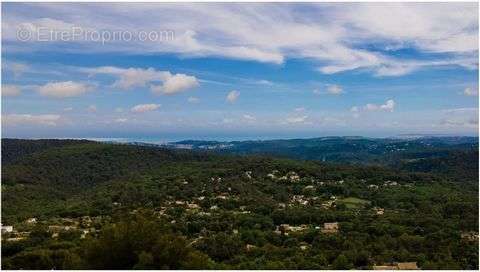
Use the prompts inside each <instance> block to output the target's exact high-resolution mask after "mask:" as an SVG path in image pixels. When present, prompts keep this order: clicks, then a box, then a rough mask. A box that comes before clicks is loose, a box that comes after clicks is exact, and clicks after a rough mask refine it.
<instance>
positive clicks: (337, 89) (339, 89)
mask: <svg viewBox="0 0 480 272" xmlns="http://www.w3.org/2000/svg"><path fill="white" fill-rule="evenodd" d="M327 92H328V93H329V94H334V95H338V94H341V93H343V89H342V87H340V86H338V85H330V86H328V87H327Z"/></svg>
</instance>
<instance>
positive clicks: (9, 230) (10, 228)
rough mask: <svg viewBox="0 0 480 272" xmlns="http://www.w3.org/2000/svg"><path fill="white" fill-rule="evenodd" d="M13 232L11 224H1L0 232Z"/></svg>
mask: <svg viewBox="0 0 480 272" xmlns="http://www.w3.org/2000/svg"><path fill="white" fill-rule="evenodd" d="M9 232H13V226H2V234H3V233H9Z"/></svg>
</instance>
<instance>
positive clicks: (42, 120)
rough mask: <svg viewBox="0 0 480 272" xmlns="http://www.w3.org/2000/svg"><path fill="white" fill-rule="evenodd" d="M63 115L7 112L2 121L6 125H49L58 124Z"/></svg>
mask: <svg viewBox="0 0 480 272" xmlns="http://www.w3.org/2000/svg"><path fill="white" fill-rule="evenodd" d="M60 118H61V116H60V115H56V114H40V115H34V114H5V115H4V116H2V121H3V122H4V123H5V124H6V125H14V126H15V125H39V124H40V125H47V126H56V125H57V123H58V121H60Z"/></svg>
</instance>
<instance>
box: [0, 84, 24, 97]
mask: <svg viewBox="0 0 480 272" xmlns="http://www.w3.org/2000/svg"><path fill="white" fill-rule="evenodd" d="M21 92H22V90H21V89H20V87H19V86H17V85H10V84H7V85H2V96H17V95H20V93H21Z"/></svg>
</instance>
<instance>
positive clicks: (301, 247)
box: [300, 242, 310, 250]
mask: <svg viewBox="0 0 480 272" xmlns="http://www.w3.org/2000/svg"><path fill="white" fill-rule="evenodd" d="M309 247H310V245H309V244H308V243H305V242H301V243H300V249H301V250H307V249H308V248H309Z"/></svg>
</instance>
